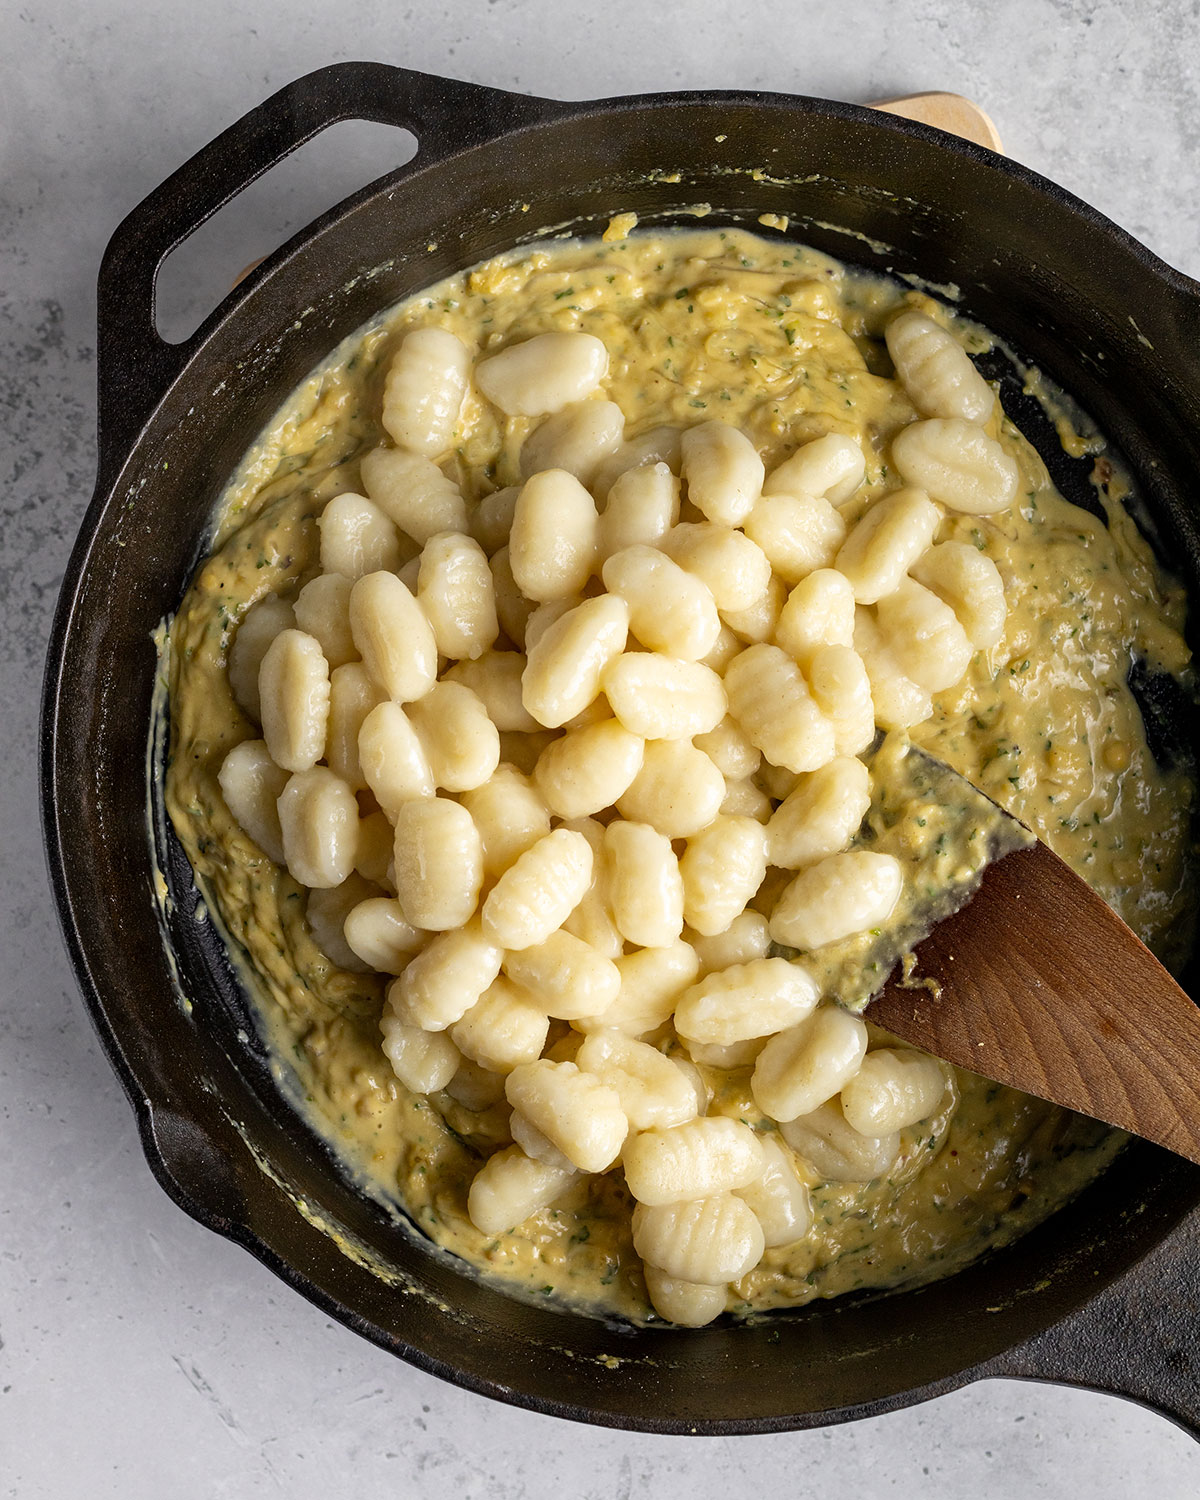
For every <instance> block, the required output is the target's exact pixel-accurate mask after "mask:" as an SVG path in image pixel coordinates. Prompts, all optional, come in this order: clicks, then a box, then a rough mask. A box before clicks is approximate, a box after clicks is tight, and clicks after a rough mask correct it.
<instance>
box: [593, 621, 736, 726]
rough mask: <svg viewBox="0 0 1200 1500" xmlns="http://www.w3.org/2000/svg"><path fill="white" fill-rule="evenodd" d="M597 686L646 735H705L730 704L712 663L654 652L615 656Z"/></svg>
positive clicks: (622, 717)
mask: <svg viewBox="0 0 1200 1500" xmlns="http://www.w3.org/2000/svg"><path fill="white" fill-rule="evenodd" d="M608 597H610V598H611V597H612V596H611V595H609V596H608ZM601 686H602V687H603V689H604V695H605V697H606V698H607V699H608V701H609V704H610V705H611V707H612V711H613V713H614V714H616V716H617V718H618V719H620V721H621V723H622V724H624V726H625V728H626V729H628V730H630V731H631V733H633V734H636V735H640V736H641V737H642V739H644V740H690V739H691V737H692V736H693V735H694V734H707V733H708V731H709V730H710V729H715V728H716V727H717V725H718V724H719V723H720V722H721V720H722V719H723V718H724V717H725V711H726V709H727V707H728V703H727V700H726V696H725V688H724V686H723V685H722V682H721V679H720V677H718V676H717V674H716V673H715V672H714V671H713V670H712V668H711V667H706V666H705V665H704V664H703V663H702V662H698V661H683V660H681V659H680V658H678V657H674V656H664V655H661V654H659V653H657V652H649V651H628V652H625V653H624V654H622V655H620V656H617V657H614V658H613V660H612V661H611V662H609V663H608V665H607V667H606V668H605V670H604V676H603V677H602V679H601Z"/></svg>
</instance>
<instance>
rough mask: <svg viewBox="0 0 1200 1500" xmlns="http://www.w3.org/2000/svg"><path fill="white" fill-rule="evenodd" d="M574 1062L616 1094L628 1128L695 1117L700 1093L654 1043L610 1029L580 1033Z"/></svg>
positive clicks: (652, 1126) (647, 1127)
mask: <svg viewBox="0 0 1200 1500" xmlns="http://www.w3.org/2000/svg"><path fill="white" fill-rule="evenodd" d="M575 1061H576V1063H577V1064H578V1066H579V1067H581V1068H582V1069H583V1070H584V1071H585V1072H587V1073H594V1074H595V1075H596V1077H597V1078H599V1079H600V1081H601V1083H606V1084H607V1085H608V1086H609V1088H611V1089H613V1090H614V1091H615V1092H616V1094H617V1097H618V1098H619V1099H620V1101H621V1108H622V1109H623V1110H624V1111H625V1116H626V1118H627V1119H628V1121H629V1124H630V1126H631V1128H632V1129H633V1130H652V1129H658V1128H662V1129H665V1128H667V1127H669V1126H672V1125H682V1124H684V1123H685V1122H686V1121H688V1120H692V1119H695V1117H696V1114H697V1111H698V1105H699V1098H700V1097H701V1096H700V1095H698V1094H697V1088H696V1080H695V1078H694V1077H692V1076H689V1074H688V1073H687V1072H686V1071H685V1070H684V1068H683V1067H682V1066H681V1065H680V1064H679V1063H677V1062H676V1061H675V1060H674V1059H673V1058H670V1057H665V1056H664V1055H663V1054H662V1053H661V1052H659V1051H658V1049H657V1048H656V1047H651V1046H649V1045H648V1044H647V1043H645V1042H639V1041H635V1040H634V1039H633V1038H632V1037H630V1036H627V1035H626V1034H625V1033H624V1032H623V1031H619V1030H617V1029H616V1028H615V1027H605V1028H602V1029H601V1030H599V1031H593V1032H591V1033H590V1034H589V1035H588V1036H587V1037H585V1038H584V1041H583V1045H582V1046H581V1047H580V1048H579V1051H578V1052H577V1053H576V1055H575ZM628 1149H629V1148H628V1147H626V1151H628Z"/></svg>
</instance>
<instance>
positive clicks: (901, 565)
mask: <svg viewBox="0 0 1200 1500" xmlns="http://www.w3.org/2000/svg"><path fill="white" fill-rule="evenodd" d="M941 519H942V516H941V512H940V511H939V510H938V508H937V506H936V505H935V504H934V503H933V501H932V500H931V499H930V498H929V496H928V495H926V494H925V493H924V492H923V491H921V490H919V489H907V490H895V491H894V492H893V493H892V494H890V495H885V496H884V497H883V499H882V500H877V501H876V502H875V503H874V505H872V506H871V508H870V510H868V511H867V513H866V514H865V515H864V516H863V517H862V519H861V520H860V521H859V522H858V524H857V525H856V526H855V527H854V530H853V531H851V533H850V535H849V536H848V537H847V538H846V540H845V542H844V543H843V544H842V546H841V548H840V549H839V551H838V554H837V557H836V558H835V559H834V567H835V568H836V569H837V571H838V572H839V573H842V574H844V575H845V577H846V578H847V579H848V580H849V583H850V587H851V588H852V589H853V590H854V597H855V599H856V600H857V602H858V603H859V604H874V603H876V601H877V600H879V599H882V598H883V597H884V595H885V594H890V593H891V592H892V590H893V589H895V588H897V587H898V586H899V584H900V580H901V579H902V578H903V577H904V575H905V574H906V573H907V572H908V570H909V568H911V567H912V565H913V563H915V562H916V560H917V559H918V558H919V557H920V556H921V555H922V553H924V552H926V551H927V550H928V548H929V547H930V545H931V544H932V542H933V538H934V533H935V532H936V531H937V529H938V526H939V525H940V524H941Z"/></svg>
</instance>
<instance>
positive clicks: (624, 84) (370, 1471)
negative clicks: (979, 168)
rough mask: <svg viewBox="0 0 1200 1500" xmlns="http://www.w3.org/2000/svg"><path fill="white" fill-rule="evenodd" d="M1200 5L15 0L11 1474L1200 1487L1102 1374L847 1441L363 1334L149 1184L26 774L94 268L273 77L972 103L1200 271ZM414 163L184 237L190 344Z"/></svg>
mask: <svg viewBox="0 0 1200 1500" xmlns="http://www.w3.org/2000/svg"><path fill="white" fill-rule="evenodd" d="M984 10H987V11H988V12H989V14H987V15H981V14H980V12H981V11H984ZM1198 11H1200V8H1198V7H1197V5H1196V4H1194V3H1190V0H1156V3H1153V5H1152V6H1151V7H1149V8H1142V7H1137V8H1135V7H1134V6H1132V5H1129V4H1126V5H1121V4H1117V3H1108V0H1105V3H1088V0H1013V3H1005V4H999V5H994V6H990V7H979V6H974V5H972V6H967V5H962V6H959V5H955V4H954V3H952V0H896V3H893V4H890V5H882V4H880V5H874V4H871V3H869V0H816V3H799V4H791V5H788V4H780V3H778V0H775V3H767V0H741V3H740V4H738V5H737V6H736V7H729V6H727V5H721V4H719V3H713V0H690V3H687V4H674V3H668V4H660V5H659V6H657V7H654V6H652V4H651V3H649V0H604V3H602V4H590V5H585V4H579V3H577V0H559V3H555V0H489V3H483V0H444V4H442V5H436V6H434V5H407V6H406V5H403V4H402V3H399V0H389V3H387V4H382V3H378V0H360V3H358V4H357V5H354V6H349V5H346V4H340V3H339V4H330V3H328V0H324V3H316V0H290V3H288V4H286V5H285V4H283V3H282V0H273V3H271V0H239V3H235V0H206V3H202V4H198V5H197V4H189V5H186V6H185V5H182V4H172V3H171V0H158V3H157V4H156V3H153V0H29V4H28V5H27V6H25V7H21V8H18V6H16V5H14V4H11V3H10V4H8V5H3V6H0V153H2V157H0V200H2V201H0V421H2V422H3V429H2V430H3V438H4V441H3V446H2V448H0V509H2V513H3V526H2V528H0V548H2V549H3V550H2V556H0V596H2V599H3V603H4V608H5V620H6V624H7V628H6V630H5V632H4V636H3V640H2V643H0V674H2V675H0V777H2V781H0V787H2V795H3V822H2V824H0V829H2V836H0V923H2V928H0V932H2V936H0V954H2V955H3V966H4V980H3V983H2V985H0V1121H2V1124H0V1341H2V1345H0V1493H3V1494H4V1495H14V1496H20V1497H22V1500H36V1497H43V1496H53V1497H58V1496H68V1495H70V1496H74V1495H87V1496H89V1497H96V1500H99V1497H106V1496H118V1495H119V1496H122V1497H125V1500H141V1497H154V1500H176V1497H182V1500H191V1497H217V1496H220V1497H225V1496H228V1497H241V1496H250V1495H255V1496H257V1495H269V1494H273V1493H275V1492H276V1491H280V1492H290V1493H292V1494H295V1495H300V1496H307V1495H317V1494H320V1495H322V1496H327V1497H330V1500H333V1497H338V1496H348V1495H350V1494H351V1493H359V1492H360V1491H361V1492H364V1493H371V1491H372V1489H373V1488H377V1487H379V1486H381V1485H387V1486H388V1493H391V1494H398V1495H404V1496H408V1495H417V1496H421V1497H431V1500H442V1497H446V1500H450V1497H475V1496H480V1497H482V1496H488V1497H491V1500H502V1497H505V1496H514V1497H517V1496H520V1497H530V1500H541V1497H549V1496H551V1495H554V1496H560V1495H567V1496H571V1497H584V1496H596V1497H600V1496H604V1497H617V1500H624V1497H628V1496H638V1495H649V1494H654V1495H655V1497H656V1500H676V1497H681V1496H685V1495H686V1496H690V1497H695V1500H708V1497H716V1496H726V1495H730V1494H739V1495H742V1494H746V1493H758V1494H786V1495H807V1494H809V1493H815V1492H816V1491H817V1490H818V1488H820V1490H821V1492H822V1493H824V1494H832V1495H870V1496H888V1497H918V1496H919V1497H921V1500H929V1497H958V1496H966V1495H970V1496H971V1497H973V1500H1001V1497H1003V1500H1008V1497H1011V1496H1018V1495H1020V1496H1029V1497H1054V1500H1075V1497H1079V1500H1084V1497H1086V1500H1103V1497H1106V1496H1116V1495H1121V1496H1123V1497H1134V1500H1136V1497H1143V1496H1146V1497H1148V1496H1154V1497H1159V1500H1173V1497H1181V1496H1184V1495H1194V1494H1196V1493H1198V1492H1200V1450H1197V1448H1196V1447H1194V1446H1193V1444H1192V1443H1191V1441H1190V1440H1189V1439H1188V1438H1186V1437H1185V1436H1184V1435H1183V1434H1182V1433H1181V1432H1179V1431H1178V1430H1177V1429H1175V1428H1173V1427H1172V1426H1170V1425H1169V1424H1168V1423H1167V1422H1166V1421H1165V1420H1163V1419H1161V1418H1159V1417H1156V1416H1153V1415H1151V1414H1149V1413H1147V1412H1145V1411H1143V1410H1141V1409H1139V1408H1135V1407H1133V1406H1131V1405H1128V1404H1125V1403H1123V1402H1120V1401H1116V1400H1114V1399H1111V1398H1107V1397H1102V1396H1097V1395H1092V1394H1089V1393H1080V1392H1072V1391H1067V1390H1063V1389H1057V1388H1050V1387H1039V1386H1025V1385H1021V1384H1018V1383H993V1384H989V1385H985V1386H981V1387H977V1388H974V1389H970V1390H966V1391H962V1392H959V1393H958V1394H957V1395H954V1396H951V1397H948V1398H946V1399H943V1400H941V1401H938V1402H935V1403H933V1404H931V1405H929V1406H926V1407H923V1408H919V1409H916V1410H912V1411H909V1412H905V1413H900V1414H898V1415H894V1416H890V1417H885V1418H881V1419H878V1420H875V1421H870V1422H863V1423H859V1424H856V1425H853V1426H849V1427H843V1428H838V1429H832V1430H826V1431H822V1432H815V1433H810V1434H795V1435H785V1436H779V1437H762V1438H737V1439H703V1440H700V1439H683V1438H679V1439H659V1438H650V1437H642V1436H630V1435H626V1434H622V1433H616V1432H607V1431H601V1430H598V1429H597V1430H593V1429H587V1428H576V1427H574V1426H571V1425H569V1424H566V1423H561V1422H556V1421H553V1420H551V1419H548V1418H543V1417H538V1416H534V1415H531V1414H529V1413H526V1412H522V1411H516V1410H512V1409H508V1408H505V1407H501V1406H499V1405H495V1404H491V1403H488V1402H484V1401H482V1400H480V1399H477V1398H475V1397H471V1396H467V1395H464V1394H463V1393H461V1392H459V1391H457V1390H455V1389H452V1388H451V1387H449V1386H446V1385H443V1384H440V1383H439V1382H437V1381H435V1380H433V1379H431V1378H429V1377H426V1376H424V1375H421V1374H419V1373H417V1372H416V1371H414V1370H411V1369H409V1368H407V1367H406V1366H404V1365H401V1364H399V1363H398V1362H396V1361H394V1360H392V1359H390V1358H389V1357H387V1356H385V1355H383V1354H382V1353H379V1352H378V1351H376V1350H375V1349H373V1348H371V1347H369V1346H368V1345H367V1344H365V1343H364V1342H362V1341H360V1340H359V1339H357V1338H355V1337H354V1336H353V1335H351V1334H350V1333H347V1332H346V1331H345V1330H343V1329H342V1328H340V1327H337V1326H334V1325H333V1324H331V1323H330V1322H329V1321H328V1319H326V1318H325V1317H323V1316H322V1315H321V1314H320V1313H318V1312H317V1311H316V1310H315V1309H314V1308H312V1307H311V1306H309V1305H308V1304H307V1303H305V1302H303V1301H302V1300H301V1299H300V1298H299V1297H297V1296H295V1295H294V1294H292V1293H291V1292H290V1291H288V1290H287V1289H286V1288H285V1287H284V1286H283V1285H282V1284H281V1283H279V1282H277V1281H276V1280H275V1279H274V1278H273V1277H272V1276H271V1275H270V1274H268V1272H266V1271H265V1270H263V1269H262V1268H261V1267H260V1266H259V1265H258V1264H257V1263H256V1262H254V1261H253V1260H251V1258H250V1257H249V1256H248V1255H246V1254H245V1253H243V1252H242V1251H241V1250H239V1249H237V1248H235V1247H234V1246H232V1245H230V1244H227V1243H225V1242H224V1241H222V1240H219V1239H217V1238H216V1237H215V1236H213V1235H212V1234H210V1233H208V1232H207V1231H206V1230H203V1229H201V1228H199V1227H198V1226H196V1225H195V1224H193V1223H192V1222H191V1221H190V1220H189V1219H187V1218H186V1217H185V1216H184V1215H183V1214H182V1213H180V1212H179V1211H178V1210H177V1209H176V1208H175V1207H174V1206H173V1205H172V1204H171V1203H170V1202H169V1201H168V1200H167V1199H166V1197H164V1196H163V1194H162V1193H161V1192H160V1191H159V1189H158V1188H157V1187H156V1186H155V1184H154V1182H153V1181H152V1179H151V1178H150V1175H149V1173H148V1171H147V1170H146V1167H145V1164H144V1162H143V1160H142V1157H141V1154H140V1152H139V1149H138V1145H137V1142H136V1140H135V1136H134V1130H133V1124H132V1119H131V1116H130V1113H129V1110H128V1108H127V1107H126V1104H125V1101H124V1099H123V1097H122V1096H121V1094H120V1091H119V1089H118V1086H117V1084H116V1081H115V1079H114V1078H113V1076H112V1074H111V1073H110V1072H109V1069H108V1067H107V1064H106V1063H105V1061H104V1059H103V1057H102V1056H101V1055H100V1052H99V1049H98V1047H97V1044H96V1042H95V1040H94V1038H93V1036H92V1033H91V1029H90V1027H89V1024H88V1022H87V1020H86V1018H85V1016H84V1013H83V1009H82V1006H81V1004H80V1001H79V999H78V996H77V994H76V990H75V985H74V982H73V980H72V977H71V974H70V972H69V970H68V967H67V964H66V961H65V958H64V957H63V955H62V953H61V951H60V943H59V937H58V931H57V928H56V926H55V922H54V919H53V915H52V912H51V909H50V903H49V898H48V895H47V890H46V884H45V879H44V876H43V871H42V854H41V848H40V838H39V831H38V826H37V821H36V791H35V768H34V753H35V722H36V711H37V708H36V698H37V689H38V683H39V677H40V671H41V661H42V653H43V649H44V641H45V637H46V633H47V630H48V626H49V620H50V615H51V611H52V608H53V603H54V597H55V593H56V590H57V586H58V582H59V579H60V576H61V573H62V569H63V565H64V561H65V558H66V555H67V551H68V548H69V545H70V542H71V538H72V536H73V534H74V531H75V528H76V525H77V523H78V520H79V517H80V516H81V514H82V512H83V510H84V507H85V505H86V503H87V499H88V494H89V490H90V487H91V483H92V477H93V462H94V447H93V444H94V415H95V402H94V395H93V381H94V355H93V350H94V332H93V319H94V281H95V275H96V268H97V266H98V263H99V260H100V255H101V252H102V250H103V247H104V244H105V241H106V240H107V238H108V235H109V234H110V232H111V231H112V229H113V228H114V227H115V225H116V224H117V222H118V221H119V219H120V218H121V217H122V216H123V215H124V214H125V213H126V211H127V210H128V209H130V208H131V207H132V206H133V205H134V204H135V203H137V202H138V200H139V199H140V198H142V197H143V196H144V195H145V194H146V193H147V192H148V191H149V190H150V189H151V188H152V187H154V186H155V185H156V184H157V183H158V182H159V181H160V180H161V179H162V178H163V177H165V176H166V175H167V174H168V173H169V172H170V171H171V170H173V169H174V168H175V167H176V166H177V165H178V164H179V163H180V162H181V161H183V160H184V159H185V158H186V157H187V156H188V155H190V154H191V152H193V151H194V150H196V149H197V148H198V147H199V146H200V145H201V144H203V143H204V142H205V141H207V140H208V139H209V138H210V137H212V136H213V135H214V134H216V132H217V131H219V130H220V129H221V128H222V127H223V126H225V125H226V124H227V123H229V122H230V121H231V120H233V119H234V118H235V117H236V116H238V115H239V114H241V113H243V112H244V111H245V110H246V109H248V108H249V107H250V106H251V105H252V104H254V103H256V102H258V101H259V100H260V99H262V98H264V97H265V96H266V95H267V94H268V93H270V92H271V91H272V90H273V89H275V88H276V87H278V86H279V85H281V84H283V83H285V82H287V81H288V80H289V79H291V78H293V77H294V76H296V75H298V74H300V73H303V72H305V71H307V70H309V69H311V68H315V67H318V66H320V65H322V64H325V63H328V62H332V61H336V60H338V59H343V58H351V57H365V58H377V59H380V60H383V61H390V62H397V63H403V64H406V65H408V66H410V67H416V68H424V69H427V70H429V71H432V72H439V71H440V72H444V73H449V74H452V75H456V76H458V77H462V78H468V79H474V80H478V81H480V82H487V83H494V84H497V85H499V86H502V87H505V88H510V89H517V90H525V91H528V92H532V93H544V94H548V95H559V96H562V97H572V98H575V97H578V98H584V97H588V96H599V95H604V94H610V93H619V92H634V91H640V90H652V89H673V88H682V87H704V86H712V87H718V86H723V87H743V88H745V87H749V88H768V89H777V90H782V91H793V92H801V93H812V94H825V95H829V96H832V97H835V98H842V99H851V100H868V99H871V98H878V97H881V96H885V95H888V94H899V93H907V92H912V91H915V90H918V89H923V88H943V89H949V90H955V91H959V92H962V93H965V94H968V95H971V96H973V97H975V98H977V99H978V100H980V101H981V102H982V103H983V104H984V105H985V107H986V108H988V109H989V110H990V111H991V113H992V114H993V116H994V118H995V119H996V121H997V123H998V125H999V127H1000V130H1001V133H1002V135H1003V137H1004V140H1005V143H1006V145H1007V147H1008V149H1009V151H1010V153H1011V154H1012V155H1013V156H1014V157H1016V158H1017V159H1018V160H1020V161H1023V162H1026V163H1028V164H1030V165H1031V166H1033V167H1036V168H1038V169H1039V170H1041V171H1043V172H1046V173H1047V174H1049V175H1050V176H1053V177H1056V178H1057V179H1058V180H1059V181H1060V182H1062V183H1064V184H1065V185H1066V186H1068V187H1070V188H1072V189H1074V190H1075V191H1076V192H1077V193H1079V194H1080V195H1082V196H1083V197H1084V198H1086V199H1088V200H1089V201H1091V202H1092V203H1094V204H1096V205H1097V206H1098V207H1099V208H1101V209H1102V210H1103V211H1104V212H1106V213H1108V214H1110V215H1111V216H1112V217H1113V218H1115V219H1116V220H1117V221H1118V222H1120V223H1121V224H1124V225H1126V226H1127V227H1128V228H1130V229H1131V230H1132V231H1133V232H1134V233H1135V234H1136V235H1138V236H1139V237H1140V238H1142V239H1143V240H1145V241H1146V242H1147V243H1148V244H1149V245H1150V246H1152V247H1153V248H1154V249H1156V250H1157V251H1159V252H1160V253H1161V254H1162V255H1163V256H1164V257H1165V258H1166V259H1167V260H1169V261H1171V262H1173V263H1174V264H1175V265H1177V266H1179V267H1180V268H1182V269H1184V270H1186V271H1189V272H1190V273H1191V274H1193V275H1198V274H1200V243H1198V240H1200V237H1198V235H1197V229H1198V227H1200V208H1198V206H1197V205H1198V203H1200V193H1198V192H1197V188H1198V187H1200V170H1198V163H1197V147H1198V145H1200V133H1198V127H1197V121H1198V120H1200V13H1198ZM652 14H653V16H654V19H653V23H652V24H651V25H649V26H647V24H646V23H647V21H648V19H649V18H650V17H651V15H652ZM396 149H397V147H396V144H395V139H394V137H389V136H387V134H386V132H381V131H379V130H370V129H366V128H354V127H342V128H341V129H340V131H334V132H331V133H330V135H329V137H328V138H326V139H325V140H324V141H323V142H322V143H320V144H319V145H317V146H315V147H313V148H310V155H309V160H308V162H307V163H297V164H296V165H295V166H294V167H292V168H288V169H285V171H284V173H283V174H282V177H281V179H280V180H278V181H276V182H275V183H274V184H272V185H265V186H264V187H263V188H261V189H260V190H258V191H257V192H256V193H255V195H254V197H253V200H252V201H251V202H250V203H249V205H248V207H246V208H245V209H244V210H243V211H242V212H241V214H240V217H237V218H236V219H235V222H233V223H232V224H225V225H223V226H215V227H214V228H213V229H212V230H211V231H208V232H206V233H205V235H204V237H203V239H202V240H200V239H198V240H197V241H195V242H193V245H192V246H191V247H190V249H189V250H188V251H185V252H182V253H181V254H182V256H183V257H184V258H183V259H182V260H181V261H180V263H179V264H177V265H175V266H173V267H171V268H170V274H169V275H168V277H167V279H166V283H165V287H164V294H165V301H166V307H165V309H164V311H165V313H167V314H168V315H169V318H168V321H169V322H170V325H171V326H172V327H175V328H177V329H178V330H179V331H181V332H184V331H186V327H187V324H188V322H189V319H190V322H191V323H192V324H194V323H195V322H197V321H198V320H199V318H200V317H201V316H202V315H203V313H204V312H205V311H206V310H207V309H208V307H209V306H210V305H211V304H212V302H213V301H214V300H215V299H216V297H217V296H218V295H219V291H220V289H221V288H223V287H224V286H227V285H228V283H229V281H230V279H231V278H232V276H233V275H234V274H235V273H236V271H237V270H238V269H239V268H240V266H241V265H243V264H244V263H245V262H246V261H248V260H251V259H253V258H255V257H257V256H258V255H260V254H262V253H264V252H266V251H268V250H269V249H271V248H272V247H273V245H275V244H276V243H278V242H279V240H280V239H281V238H283V237H284V235H285V233H287V232H290V231H291V230H293V229H296V228H299V227H300V226H301V225H302V224H304V223H306V222H307V221H308V220H309V219H311V218H312V217H313V216H314V215H315V214H316V213H317V212H319V211H321V210H322V209H324V208H325V207H327V206H329V204H330V203H332V202H334V201H336V200H337V199H339V198H341V197H342V196H344V195H345V194H346V193H347V192H349V191H351V190H352V189H354V188H355V187H357V186H359V185H361V184H362V183H363V182H365V181H367V180H369V179H370V178H372V177H374V176H375V175H377V174H378V173H379V172H381V171H382V170H384V169H385V167H386V166H388V165H390V164H391V162H392V161H393V160H394V156H395V152H396Z"/></svg>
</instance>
